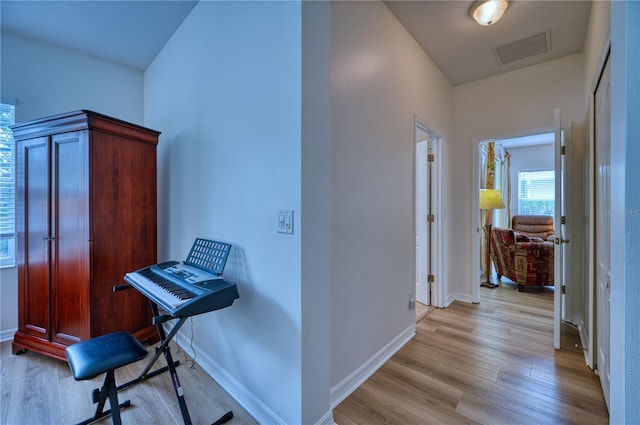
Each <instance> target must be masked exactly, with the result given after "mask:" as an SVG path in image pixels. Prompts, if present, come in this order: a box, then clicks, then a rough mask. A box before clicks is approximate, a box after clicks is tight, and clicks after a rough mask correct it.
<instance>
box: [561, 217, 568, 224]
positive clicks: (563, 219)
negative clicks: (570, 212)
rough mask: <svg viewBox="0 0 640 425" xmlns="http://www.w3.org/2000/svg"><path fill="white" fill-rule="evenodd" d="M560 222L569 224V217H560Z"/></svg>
mask: <svg viewBox="0 0 640 425" xmlns="http://www.w3.org/2000/svg"><path fill="white" fill-rule="evenodd" d="M560 224H567V217H566V216H564V215H563V216H562V217H560Z"/></svg>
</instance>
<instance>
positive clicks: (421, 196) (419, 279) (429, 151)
mask: <svg viewBox="0 0 640 425" xmlns="http://www.w3.org/2000/svg"><path fill="white" fill-rule="evenodd" d="M414 135H415V143H416V166H415V167H416V168H415V217H416V220H415V227H416V232H415V233H416V240H415V243H416V254H415V255H416V261H415V265H416V287H415V299H416V301H417V302H418V303H420V304H422V305H425V306H434V307H443V306H444V300H443V299H442V294H443V293H444V291H443V284H444V282H445V277H444V274H443V271H444V269H443V267H442V261H443V255H442V251H443V249H444V247H443V243H442V237H441V235H442V231H443V223H444V213H443V207H442V183H443V181H442V166H441V164H442V137H441V136H440V134H439V133H438V132H436V131H435V130H433V129H432V128H431V127H430V126H429V125H428V124H427V123H426V122H425V121H424V120H422V119H421V118H419V117H417V116H415V133H414Z"/></svg>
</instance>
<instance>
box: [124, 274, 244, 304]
mask: <svg viewBox="0 0 640 425" xmlns="http://www.w3.org/2000/svg"><path fill="white" fill-rule="evenodd" d="M176 266H178V267H179V266H181V268H182V269H184V267H185V264H184V263H179V262H177V261H169V262H166V263H161V264H156V265H153V266H150V267H145V268H143V269H140V270H138V271H135V272H131V273H127V274H126V275H125V277H124V280H125V281H127V283H129V284H130V285H131V286H133V287H135V288H136V289H137V290H138V291H140V292H142V294H143V295H144V296H146V297H147V298H149V299H150V300H151V301H153V302H155V303H156V304H158V307H160V308H161V309H162V310H164V311H165V312H166V313H167V314H169V315H171V316H173V317H187V316H195V315H196V314H201V313H206V312H208V311H214V310H219V309H221V308H225V307H228V306H230V305H231V304H233V301H234V300H235V299H237V298H239V295H238V288H237V286H236V284H235V283H232V282H228V281H226V280H224V279H222V278H221V277H219V276H215V275H210V279H206V280H199V281H197V282H194V283H192V282H189V281H188V280H187V279H184V278H181V277H180V276H179V275H177V274H175V273H171V272H167V271H166V270H167V269H170V270H171V269H173V268H175V267H176Z"/></svg>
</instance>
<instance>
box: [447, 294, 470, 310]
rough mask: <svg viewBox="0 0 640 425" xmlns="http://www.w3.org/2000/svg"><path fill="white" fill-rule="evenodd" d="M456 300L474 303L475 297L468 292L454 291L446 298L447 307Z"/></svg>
mask: <svg viewBox="0 0 640 425" xmlns="http://www.w3.org/2000/svg"><path fill="white" fill-rule="evenodd" d="M454 301H462V302H465V303H473V297H471V295H468V294H461V293H457V292H454V293H452V294H449V295H448V296H447V297H446V298H445V300H444V306H445V307H449V305H450V304H451V303H452V302H454Z"/></svg>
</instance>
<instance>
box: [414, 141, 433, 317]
mask: <svg viewBox="0 0 640 425" xmlns="http://www.w3.org/2000/svg"><path fill="white" fill-rule="evenodd" d="M425 136H426V134H425ZM428 154H429V141H428V140H424V139H423V141H421V142H419V143H418V144H417V145H416V301H418V302H420V303H422V304H424V305H430V304H431V300H430V299H429V295H430V294H429V283H428V276H429V265H430V264H429V263H430V256H431V252H430V251H431V250H430V235H429V227H430V226H429V223H428V220H427V217H428V215H429V202H430V199H429V192H430V191H429V185H430V181H429V178H430V176H429V172H428V167H429V166H428V162H427V161H428Z"/></svg>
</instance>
